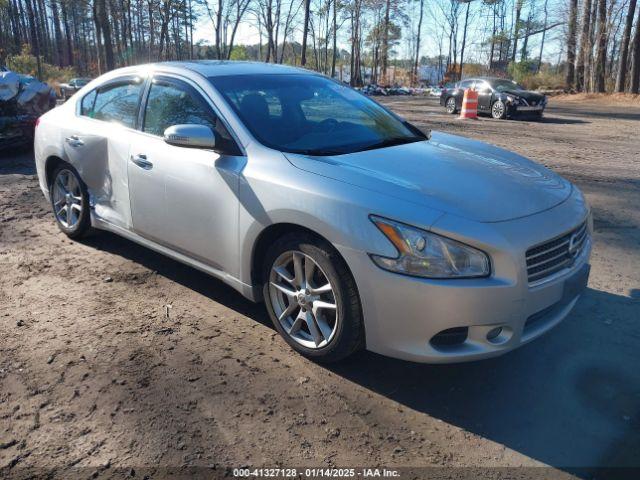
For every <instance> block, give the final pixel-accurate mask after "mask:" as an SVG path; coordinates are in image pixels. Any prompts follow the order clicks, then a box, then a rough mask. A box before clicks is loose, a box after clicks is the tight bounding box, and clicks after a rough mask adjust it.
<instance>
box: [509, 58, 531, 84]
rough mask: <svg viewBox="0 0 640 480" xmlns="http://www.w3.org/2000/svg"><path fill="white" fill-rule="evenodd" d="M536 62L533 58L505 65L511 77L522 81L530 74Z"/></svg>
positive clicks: (519, 81)
mask: <svg viewBox="0 0 640 480" xmlns="http://www.w3.org/2000/svg"><path fill="white" fill-rule="evenodd" d="M536 65H537V63H536V62H534V61H533V60H525V61H524V62H511V63H509V66H508V67H507V71H508V72H509V75H511V78H513V79H514V80H515V81H516V82H518V83H522V81H523V80H524V79H525V78H526V77H528V76H530V75H531V74H532V73H533V72H535V70H536Z"/></svg>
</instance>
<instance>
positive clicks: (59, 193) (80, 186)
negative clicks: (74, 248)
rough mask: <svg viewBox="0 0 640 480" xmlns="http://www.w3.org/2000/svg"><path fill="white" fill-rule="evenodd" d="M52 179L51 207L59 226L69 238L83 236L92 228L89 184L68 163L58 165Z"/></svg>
mask: <svg viewBox="0 0 640 480" xmlns="http://www.w3.org/2000/svg"><path fill="white" fill-rule="evenodd" d="M51 179H52V180H51V184H50V185H49V194H50V200H51V208H52V209H53V215H54V216H55V218H56V223H57V224H58V227H59V228H60V230H61V231H62V232H63V233H64V234H65V235H66V236H67V237H69V238H73V239H77V238H81V237H83V236H84V235H86V234H87V233H88V232H89V231H90V230H91V217H90V214H89V193H88V192H87V186H86V185H85V184H84V182H83V181H82V179H81V178H80V175H79V174H78V172H77V170H76V169H75V168H73V167H72V166H71V165H69V164H68V163H61V164H60V165H58V166H57V167H56V169H55V170H54V171H53V175H52V176H51Z"/></svg>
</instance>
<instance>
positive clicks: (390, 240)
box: [35, 62, 592, 363]
mask: <svg viewBox="0 0 640 480" xmlns="http://www.w3.org/2000/svg"><path fill="white" fill-rule="evenodd" d="M35 157H36V162H37V171H38V176H39V179H40V187H41V188H42V191H43V192H44V194H45V195H46V197H47V198H48V199H50V201H51V205H52V209H53V213H54V217H55V220H56V222H57V223H58V226H59V227H60V229H61V230H62V231H63V232H64V233H65V234H66V235H68V236H69V237H71V238H79V237H81V236H82V235H84V234H86V233H87V232H88V231H89V230H90V229H91V228H98V229H104V230H109V231H112V232H115V233H117V234H119V235H122V236H124V237H126V238H128V239H130V240H133V241H135V242H138V243H140V244H142V245H145V246H147V247H149V248H152V249H154V250H157V251H158V252H161V253H163V254H165V255H168V256H170V257H172V258H175V259H177V260H179V261H181V262H184V263H186V264H188V265H191V266H193V267H195V268H198V269H200V270H203V271H205V272H207V273H209V274H211V275H212V276H213V277H216V278H218V279H220V280H222V281H224V282H226V283H228V284H229V285H231V286H232V287H233V288H235V289H236V290H238V291H239V292H241V293H242V294H243V295H244V296H246V297H247V298H248V299H250V300H254V301H264V302H265V304H266V308H267V311H268V312H269V315H270V316H271V318H272V320H273V322H274V325H275V327H276V329H277V330H278V332H280V334H282V336H283V337H284V339H285V340H286V341H287V342H288V343H289V345H291V346H292V347H293V348H294V349H295V350H297V351H298V352H300V353H302V354H304V355H307V356H309V357H311V358H314V359H318V360H323V361H334V360H339V359H341V358H344V357H345V356H347V355H349V354H351V353H352V352H354V351H355V350H357V349H359V348H363V347H365V348H367V349H369V350H372V351H374V352H378V353H381V354H384V355H389V356H393V357H398V358H403V359H407V360H414V361H420V362H434V363H443V362H456V361H464V360H475V359H480V358H486V357H491V356H495V355H498V354H501V353H505V352H508V351H509V350H512V349H514V348H516V347H518V346H520V345H522V344H524V343H526V342H528V341H530V340H532V339H534V338H536V337H538V336H539V335H541V334H542V333H544V332H546V331H548V330H549V329H551V328H552V327H553V326H554V325H556V324H557V323H558V322H560V321H561V320H562V319H563V318H565V317H566V316H567V315H568V314H569V312H570V311H571V309H572V308H573V306H574V305H575V303H576V302H577V300H578V297H579V295H580V292H581V291H582V290H583V289H584V288H585V286H586V284H587V278H588V275H589V255H590V250H591V230H592V227H591V216H590V210H589V207H588V205H587V203H586V202H585V199H584V197H583V196H582V194H581V193H580V191H579V190H578V189H577V188H576V187H574V186H573V185H571V183H569V182H568V181H566V180H564V179H563V178H561V177H560V176H558V175H556V174H555V173H553V172H551V171H549V170H547V169H546V168H544V167H543V166H541V165H538V164H536V163H534V162H532V161H530V160H527V159H525V158H523V157H521V156H519V155H516V154H514V153H511V152H508V151H506V150H502V149H500V148H497V147H494V146H491V145H487V144H484V143H481V142H478V141H475V140H469V139H465V138H462V137H456V136H453V135H447V134H443V133H433V134H432V135H428V134H424V133H423V132H421V131H420V130H419V129H418V128H416V127H414V126H413V125H411V124H409V123H408V122H406V121H405V120H403V119H402V118H400V117H398V116H397V115H395V114H394V113H392V112H390V111H388V110H386V109H385V108H384V107H382V106H380V105H378V104H377V103H376V102H374V101H373V100H371V99H369V98H367V97H365V96H363V95H361V94H360V93H358V92H356V91H354V90H352V89H351V88H349V87H347V86H345V85H343V84H341V83H338V82H335V81H333V80H331V79H328V78H326V77H324V76H321V75H319V74H315V73H311V72H309V71H306V70H300V69H295V68H290V67H283V66H277V65H268V64H254V63H236V62H184V63H160V64H156V65H145V66H140V67H130V68H125V69H120V70H115V71H113V72H110V73H108V74H106V75H103V76H102V77H100V78H98V79H97V80H94V81H92V82H91V83H89V84H88V85H87V86H85V87H83V88H82V89H81V90H80V91H79V92H78V93H77V94H76V95H74V96H73V97H72V98H71V99H70V101H69V102H67V103H66V104H64V105H63V106H61V107H58V108H56V109H54V110H53V111H51V112H49V113H46V114H45V115H43V116H42V117H41V118H40V121H39V124H38V126H37V129H36V137H35ZM70 301H73V299H71V300H70Z"/></svg>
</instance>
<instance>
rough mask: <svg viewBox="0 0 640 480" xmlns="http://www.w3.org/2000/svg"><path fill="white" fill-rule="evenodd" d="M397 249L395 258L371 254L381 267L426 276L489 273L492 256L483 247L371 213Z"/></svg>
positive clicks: (452, 276) (461, 275) (454, 276)
mask: <svg viewBox="0 0 640 480" xmlns="http://www.w3.org/2000/svg"><path fill="white" fill-rule="evenodd" d="M371 221H373V223H374V224H375V225H376V226H377V227H378V228H379V229H380V231H381V232H382V233H383V234H384V235H385V236H386V237H387V238H388V239H389V241H390V242H391V243H392V244H393V245H394V246H395V247H396V249H397V250H398V256H397V257H396V258H389V257H382V256H380V255H373V254H371V259H372V260H373V261H374V262H375V263H376V265H378V266H379V267H380V268H383V269H385V270H390V271H392V272H396V273H403V274H405V275H412V276H416V277H425V278H468V277H486V276H487V275H489V273H490V272H491V268H490V266H489V258H488V257H487V255H486V254H484V253H483V252H481V251H480V250H476V249H475V248H472V247H469V246H468V245H464V244H463V243H460V242H457V241H455V240H451V239H450V238H445V237H442V236H440V235H436V234H435V233H430V232H426V231H424V230H420V229H418V228H415V227H410V226H409V225H404V224H402V223H398V222H394V221H392V220H387V219H386V218H380V217H376V216H373V215H372V216H371Z"/></svg>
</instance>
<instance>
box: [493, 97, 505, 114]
mask: <svg viewBox="0 0 640 480" xmlns="http://www.w3.org/2000/svg"><path fill="white" fill-rule="evenodd" d="M491 113H492V114H493V118H502V117H503V116H504V103H502V102H501V101H497V102H495V103H494V104H493V107H491Z"/></svg>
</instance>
